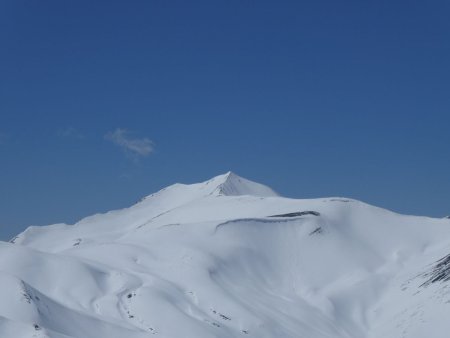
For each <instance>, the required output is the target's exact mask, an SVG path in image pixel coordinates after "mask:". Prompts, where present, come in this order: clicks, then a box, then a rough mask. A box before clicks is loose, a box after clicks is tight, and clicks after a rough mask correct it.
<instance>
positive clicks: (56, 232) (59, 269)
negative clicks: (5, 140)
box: [0, 173, 450, 338]
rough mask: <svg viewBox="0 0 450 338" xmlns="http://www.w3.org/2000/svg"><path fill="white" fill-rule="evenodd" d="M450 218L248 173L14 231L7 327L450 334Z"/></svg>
mask: <svg viewBox="0 0 450 338" xmlns="http://www.w3.org/2000/svg"><path fill="white" fill-rule="evenodd" d="M449 319H450V219H433V218H427V217H415V216H404V215H399V214H396V213H393V212H390V211H387V210H383V209H380V208H377V207H374V206H370V205H367V204H365V203H362V202H359V201H355V200H351V199H344V198H323V199H309V200H300V199H289V198H284V197H280V196H278V195H277V194H276V193H275V192H274V191H273V190H272V189H270V188H268V187H266V186H264V185H261V184H258V183H254V182H251V181H248V180H246V179H243V178H241V177H239V176H237V175H235V174H232V173H227V174H225V175H221V176H217V177H215V178H213V179H211V180H209V181H206V182H203V183H199V184H192V185H183V184H175V185H172V186H170V187H168V188H165V189H163V190H161V191H159V192H157V193H155V194H152V195H150V196H147V197H146V198H144V199H143V200H142V201H141V202H139V203H137V204H136V205H134V206H132V207H130V208H127V209H123V210H117V211H112V212H108V213H106V214H99V215H94V216H91V217H88V218H85V219H83V220H81V221H80V222H78V223H76V224H74V225H66V224H56V225H50V226H45V227H30V228H28V229H27V230H26V231H24V232H23V233H22V234H20V235H18V236H17V237H16V238H14V239H13V240H12V241H11V243H5V242H0V337H1V338H22V337H42V338H43V337H51V338H143V337H153V336H155V337H161V338H162V337H164V338H185V337H186V338H203V337H205V338H206V337H224V338H225V337H226V338H229V337H257V338H263V337H298V338H300V337H304V338H316V337H317V338H319V337H320V338H322V337H332V338H341V337H342V338H344V337H345V338H350V337H351V338H365V337H367V338H381V337H392V338H400V337H408V338H413V337H414V338H423V337H430V338H447V337H449V333H448V332H450V320H449Z"/></svg>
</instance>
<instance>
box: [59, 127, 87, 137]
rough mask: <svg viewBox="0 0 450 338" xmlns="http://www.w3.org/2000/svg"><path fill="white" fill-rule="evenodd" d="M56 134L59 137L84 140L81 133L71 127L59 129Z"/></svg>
mask: <svg viewBox="0 0 450 338" xmlns="http://www.w3.org/2000/svg"><path fill="white" fill-rule="evenodd" d="M57 134H58V136H59V137H67V138H74V139H78V140H82V139H84V138H86V136H85V135H84V134H83V133H81V132H80V131H79V130H77V129H75V128H73V127H68V128H63V129H59V130H58V133H57Z"/></svg>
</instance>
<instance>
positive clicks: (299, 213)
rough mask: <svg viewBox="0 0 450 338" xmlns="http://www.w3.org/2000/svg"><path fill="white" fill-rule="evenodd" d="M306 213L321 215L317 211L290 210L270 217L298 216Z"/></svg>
mask: <svg viewBox="0 0 450 338" xmlns="http://www.w3.org/2000/svg"><path fill="white" fill-rule="evenodd" d="M306 215H313V216H320V213H319V212H317V211H298V212H290V213H288V214H280V215H272V216H269V217H298V216H306Z"/></svg>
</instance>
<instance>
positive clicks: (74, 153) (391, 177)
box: [0, 0, 450, 239]
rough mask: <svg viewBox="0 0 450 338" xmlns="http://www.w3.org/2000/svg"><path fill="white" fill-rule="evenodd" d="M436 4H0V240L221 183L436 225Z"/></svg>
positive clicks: (441, 67) (445, 14)
mask: <svg viewBox="0 0 450 338" xmlns="http://www.w3.org/2000/svg"><path fill="white" fill-rule="evenodd" d="M449 13H450V2H449V1H448V0H442V1H439V0H431V1H396V0H389V1H387V0H381V1H335V0H332V1H331V0H330V1H324V0H317V1H265V0H260V1H250V0H239V1H233V0H230V1H211V0H208V1H171V0H165V1H162V0H155V1H150V0H145V1H112V0H109V1H92V0H89V1H84V0H77V1H61V0H45V1H31V0H29V1H23V0H3V1H1V2H0V43H1V45H0V239H8V238H10V237H12V236H13V235H14V234H16V233H18V232H20V231H22V230H23V229H24V228H25V227H26V226H28V225H31V224H35V225H42V224H49V223H56V222H67V223H73V222H75V221H76V220H78V219H80V218H81V217H84V216H87V215H90V214H93V213H96V212H104V211H107V210H111V209H116V208H121V207H126V206H128V205H131V204H132V203H134V202H135V201H136V200H138V199H140V198H141V197H143V196H144V195H147V194H150V193H152V192H154V191H156V190H158V189H160V188H162V187H164V186H167V185H169V184H172V183H175V182H185V183H192V182H197V181H203V180H206V179H208V178H210V177H212V176H215V175H218V174H221V173H224V172H226V171H228V170H232V171H234V172H236V173H237V174H239V175H241V176H244V177H247V178H249V179H253V180H256V181H259V182H261V183H265V184H267V185H269V186H271V187H272V188H274V189H275V190H277V191H278V192H279V193H281V194H283V195H286V196H292V197H299V198H309V197H325V196H346V197H352V198H356V199H360V200H363V201H366V202H368V203H371V204H375V205H378V206H381V207H385V208H389V209H392V210H394V211H398V212H402V213H410V214H421V215H430V216H437V217H441V216H444V215H447V214H450V203H449V201H450V180H449V173H450V62H449V60H450V20H449V15H450V14H449Z"/></svg>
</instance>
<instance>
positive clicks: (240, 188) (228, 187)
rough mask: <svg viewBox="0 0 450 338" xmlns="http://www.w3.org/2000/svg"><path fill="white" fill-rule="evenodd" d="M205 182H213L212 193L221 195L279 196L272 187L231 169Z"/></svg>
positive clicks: (208, 183)
mask: <svg viewBox="0 0 450 338" xmlns="http://www.w3.org/2000/svg"><path fill="white" fill-rule="evenodd" d="M205 184H207V185H210V184H213V186H214V187H215V188H214V190H213V191H212V193H211V194H212V195H219V196H242V195H251V196H260V197H274V196H278V194H277V193H276V192H275V191H273V190H272V189H271V188H269V187H267V186H265V185H263V184H260V183H257V182H253V181H250V180H247V179H245V178H243V177H240V176H238V175H236V174H235V173H233V172H232V171H229V172H227V173H225V174H222V175H219V176H216V177H214V178H212V179H210V180H209V181H207V182H205Z"/></svg>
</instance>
